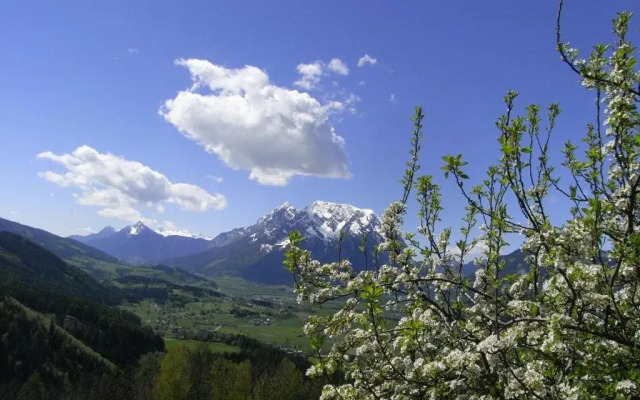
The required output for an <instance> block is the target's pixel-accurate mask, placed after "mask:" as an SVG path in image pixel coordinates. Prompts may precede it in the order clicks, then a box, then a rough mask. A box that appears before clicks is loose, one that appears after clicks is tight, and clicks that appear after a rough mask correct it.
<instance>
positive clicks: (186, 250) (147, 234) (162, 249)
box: [73, 222, 209, 264]
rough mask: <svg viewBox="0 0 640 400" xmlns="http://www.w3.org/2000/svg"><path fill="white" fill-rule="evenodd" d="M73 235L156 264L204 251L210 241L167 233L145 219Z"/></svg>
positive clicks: (124, 258)
mask: <svg viewBox="0 0 640 400" xmlns="http://www.w3.org/2000/svg"><path fill="white" fill-rule="evenodd" d="M73 238H74V239H75V240H77V241H80V242H82V243H84V244H86V245H89V246H92V247H95V248H96V249H99V250H101V251H104V252H105V253H107V254H110V255H112V256H114V257H116V258H118V259H119V260H120V261H123V262H127V263H130V264H155V263H158V262H159V261H161V260H164V259H167V258H174V257H182V256H186V255H188V254H193V253H197V252H200V251H204V250H205V249H207V248H208V245H209V241H208V240H206V239H203V238H198V237H190V236H183V235H167V236H165V235H163V234H161V233H158V232H156V231H154V230H153V229H151V228H149V227H148V226H146V225H145V224H144V223H142V222H138V223H136V224H134V225H130V226H126V227H124V228H122V229H120V230H119V231H116V230H115V229H113V228H111V227H106V228H104V229H102V230H101V231H100V232H98V233H95V234H92V235H87V236H73Z"/></svg>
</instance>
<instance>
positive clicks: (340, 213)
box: [163, 201, 382, 284]
mask: <svg viewBox="0 0 640 400" xmlns="http://www.w3.org/2000/svg"><path fill="white" fill-rule="evenodd" d="M380 224H381V222H380V219H379V218H378V216H377V215H376V214H375V213H374V212H373V210H369V209H361V208H357V207H354V206H352V205H349V204H339V203H330V202H325V201H316V202H314V203H312V204H311V205H310V206H308V207H305V208H301V209H297V208H294V207H293V206H292V205H291V204H289V203H284V204H283V205H281V206H280V207H277V208H276V209H274V210H273V211H271V212H270V213H269V214H267V215H265V216H263V217H262V218H260V219H259V220H258V221H257V222H256V224H254V225H251V226H248V227H244V228H236V229H234V230H232V231H229V232H225V233H222V234H220V235H218V236H216V237H215V238H214V239H213V240H212V241H211V242H210V248H209V249H207V250H205V251H203V252H200V253H196V254H192V255H189V256H185V257H180V258H174V259H169V260H165V261H163V263H165V264H169V265H175V266H178V267H181V268H184V269H186V270H188V271H192V272H197V273H201V274H204V275H221V274H232V275H239V276H242V277H243V278H245V279H248V280H252V281H258V282H263V283H278V284H280V283H289V282H291V279H292V277H291V275H290V274H289V273H288V272H287V271H285V270H284V268H283V265H282V261H283V260H284V255H283V251H282V250H283V248H284V247H285V246H286V245H287V243H288V242H289V239H288V235H289V233H290V232H292V231H294V230H297V231H300V232H301V233H302V234H303V235H304V236H305V238H306V240H305V243H304V247H305V248H307V249H308V250H310V251H311V252H312V253H313V256H314V258H316V259H318V260H320V261H323V262H330V261H336V260H337V259H338V245H339V240H340V234H341V232H343V234H344V236H343V241H342V245H341V254H340V257H341V258H342V259H349V260H351V261H352V263H353V264H354V266H357V267H360V268H362V267H363V266H364V265H365V263H367V264H369V265H372V263H373V260H372V256H371V253H372V251H373V248H374V246H376V245H378V244H379V243H381V241H382V237H381V236H380V234H379V233H378V231H379V229H380ZM363 236H364V237H366V242H367V249H366V252H364V253H363V252H362V251H361V250H360V249H359V247H360V246H361V244H362V238H363ZM365 259H366V260H367V261H366V262H365Z"/></svg>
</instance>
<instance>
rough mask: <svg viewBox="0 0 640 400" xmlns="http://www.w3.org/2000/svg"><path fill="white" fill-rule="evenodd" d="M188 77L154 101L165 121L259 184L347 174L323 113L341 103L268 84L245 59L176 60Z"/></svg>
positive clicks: (337, 141) (341, 150)
mask: <svg viewBox="0 0 640 400" xmlns="http://www.w3.org/2000/svg"><path fill="white" fill-rule="evenodd" d="M176 64H178V65H180V66H183V67H186V68H187V69H188V70H189V72H190V74H191V78H192V80H193V86H192V87H191V88H190V89H189V90H184V91H180V92H179V93H178V94H177V95H176V97H175V98H173V99H170V100H167V101H166V102H165V104H164V105H163V106H162V107H161V109H160V111H159V112H160V114H161V115H162V116H163V117H164V118H165V120H166V121H168V122H170V123H171V124H173V125H174V126H175V127H176V128H177V129H178V130H179V131H180V132H182V133H183V134H184V135H185V136H186V137H188V138H189V139H191V140H193V141H194V142H196V143H198V144H199V145H201V146H202V147H203V148H204V149H205V150H206V151H207V152H209V153H213V154H216V155H217V156H218V158H219V159H220V160H221V161H222V162H224V163H225V164H226V165H228V166H229V167H231V168H233V169H246V170H249V171H250V174H249V177H250V178H251V179H253V180H256V181H258V182H259V183H261V184H265V185H286V184H288V183H289V181H290V180H291V178H292V177H293V176H295V175H307V176H318V177H328V178H347V177H349V176H350V173H349V171H348V169H347V155H346V152H345V141H344V139H343V138H342V137H341V136H339V135H338V134H336V132H335V130H334V128H333V126H332V125H331V124H330V123H329V115H330V114H331V113H332V112H336V110H341V109H343V108H344V105H342V104H336V102H335V101H334V102H331V103H328V104H321V103H320V102H319V101H318V100H316V99H315V98H313V97H311V96H310V95H309V94H308V93H303V92H299V91H297V90H290V89H287V88H284V87H280V86H277V85H274V84H273V83H271V82H270V81H269V77H268V75H267V74H266V73H265V72H264V71H262V70H260V69H259V68H256V67H253V66H245V67H244V68H239V69H229V68H225V67H222V66H219V65H215V64H213V63H211V62H209V61H206V60H198V59H189V60H178V61H176Z"/></svg>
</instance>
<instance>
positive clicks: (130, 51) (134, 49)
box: [127, 47, 140, 54]
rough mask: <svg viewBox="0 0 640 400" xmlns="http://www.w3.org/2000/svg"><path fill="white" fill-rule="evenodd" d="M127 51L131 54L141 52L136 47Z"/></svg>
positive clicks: (128, 48)
mask: <svg viewBox="0 0 640 400" xmlns="http://www.w3.org/2000/svg"><path fill="white" fill-rule="evenodd" d="M127 51H128V52H129V54H138V53H139V52H140V51H139V50H138V49H136V48H135V47H127Z"/></svg>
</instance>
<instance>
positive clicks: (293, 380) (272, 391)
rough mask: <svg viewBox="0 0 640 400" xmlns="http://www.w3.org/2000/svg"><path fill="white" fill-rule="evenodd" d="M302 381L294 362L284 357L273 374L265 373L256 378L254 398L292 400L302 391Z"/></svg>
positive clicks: (256, 399)
mask: <svg viewBox="0 0 640 400" xmlns="http://www.w3.org/2000/svg"><path fill="white" fill-rule="evenodd" d="M304 383H305V382H304V379H303V377H302V374H301V373H300V371H298V369H297V368H296V366H295V364H294V363H292V362H291V360H289V359H288V358H284V359H282V361H281V362H280V364H279V365H278V369H277V370H276V372H275V374H274V375H273V376H271V375H269V374H266V373H265V374H263V375H262V376H261V377H260V378H259V379H258V381H257V382H256V385H255V388H254V400H294V399H296V398H297V397H296V396H298V395H300V394H302V393H303V392H304V390H305V385H304Z"/></svg>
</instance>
